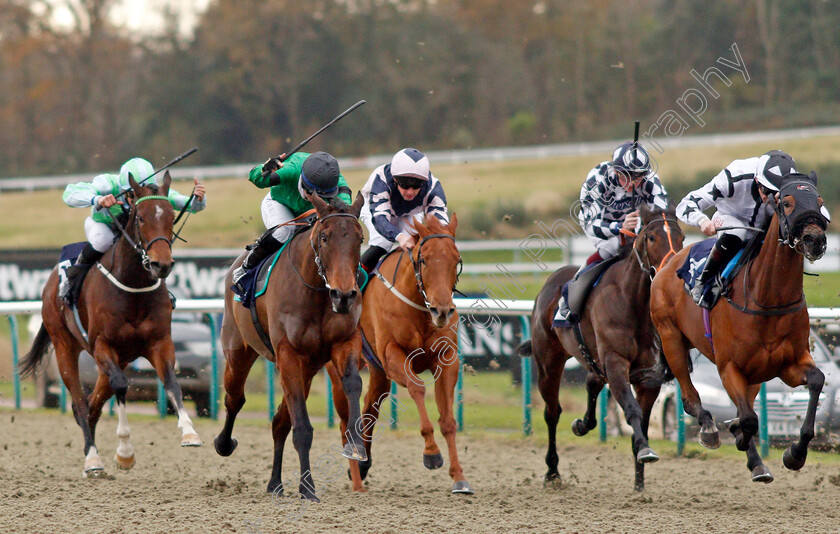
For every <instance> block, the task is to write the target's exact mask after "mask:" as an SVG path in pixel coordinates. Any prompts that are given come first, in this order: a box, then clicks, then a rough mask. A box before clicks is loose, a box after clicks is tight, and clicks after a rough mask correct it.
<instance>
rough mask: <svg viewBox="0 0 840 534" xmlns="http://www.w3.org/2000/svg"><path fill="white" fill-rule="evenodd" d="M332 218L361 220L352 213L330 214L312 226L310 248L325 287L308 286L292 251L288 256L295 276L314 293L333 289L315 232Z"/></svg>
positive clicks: (320, 218)
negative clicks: (320, 225) (293, 259)
mask: <svg viewBox="0 0 840 534" xmlns="http://www.w3.org/2000/svg"><path fill="white" fill-rule="evenodd" d="M304 215H305V214H304ZM332 217H351V218H353V219H355V220H356V222H357V223H358V220H359V219H358V217H356V216H355V215H353V214H352V213H330V214H328V215H325V216H323V217H319V218H318V219H317V220H316V221H315V224H313V225H312V231H311V232H310V233H309V246H310V247H312V252H313V253H314V254H315V265H316V267H317V268H318V276H320V277H321V280H323V281H324V287H317V286H313V285H312V284H308V283H307V282H306V280H304V279H303V277H302V276H301V275H300V272H298V270H297V267H296V266H295V263H294V262H293V261H292V254H291V250H290V251H289V254H287V256H288V258H289V263H290V264H291V266H292V271H293V272H294V273H295V275H297V277H298V280H300V282H301V283H302V284H303V285H304V286H306V287H307V288H308V289H311V290H312V291H329V290H330V289H332V286H331V285H330V283H329V281H328V280H327V272H326V269H324V261H323V260H322V259H321V240H320V239H318V238H317V236H318V233H317V232H316V231H315V228H316V227H317V226H318V224H321V223H323V222H324V221H326V220H327V219H330V218H332ZM313 237H315V240H316V241H318V246H317V247H316V246H315V243H314V242H313Z"/></svg>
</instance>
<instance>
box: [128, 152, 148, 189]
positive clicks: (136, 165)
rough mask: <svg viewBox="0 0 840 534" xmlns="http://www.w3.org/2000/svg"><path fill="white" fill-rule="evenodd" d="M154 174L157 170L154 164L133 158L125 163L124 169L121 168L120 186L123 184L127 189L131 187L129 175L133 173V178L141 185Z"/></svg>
mask: <svg viewBox="0 0 840 534" xmlns="http://www.w3.org/2000/svg"><path fill="white" fill-rule="evenodd" d="M154 172H155V168H154V167H152V164H151V163H149V162H148V161H146V160H145V159H143V158H131V159H130V160H128V161H126V162H125V163H123V166H122V167H120V184H122V187H123V188H126V189H127V188H130V187H131V186H130V185H128V173H131V176H133V177H134V180H135V181H137V183H138V184H139V183H140V182H142V181H143V180H145V179H146V178H148V177H149V176H151V175H152V174H154Z"/></svg>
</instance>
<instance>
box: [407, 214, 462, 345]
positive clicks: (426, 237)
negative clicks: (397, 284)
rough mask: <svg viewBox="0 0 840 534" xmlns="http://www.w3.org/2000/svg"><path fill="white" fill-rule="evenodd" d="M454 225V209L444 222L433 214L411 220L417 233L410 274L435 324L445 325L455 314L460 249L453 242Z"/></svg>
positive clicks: (455, 220) (455, 218) (460, 262)
mask: <svg viewBox="0 0 840 534" xmlns="http://www.w3.org/2000/svg"><path fill="white" fill-rule="evenodd" d="M457 227H458V217H457V216H456V215H455V214H454V213H453V214H452V217H451V219H450V220H449V224H448V225H446V224H443V222H441V220H440V219H438V218H437V217H435V216H431V217H427V218H426V219H425V220H424V221H423V223H419V222H418V223H415V224H414V228H415V229H416V230H417V237H418V240H417V244H416V245H415V246H414V249H413V250H412V251H411V260H412V262H413V264H414V276H415V278H416V279H417V287H418V288H419V289H420V293H421V294H422V295H423V299H424V300H425V302H426V307H427V308H428V309H429V313H431V314H432V322H434V324H435V326H437V327H438V328H442V327H444V326H446V323H448V322H449V319H450V318H451V317H452V315H454V314H455V302H454V301H453V300H452V291H453V290H454V289H455V284H456V283H457V282H458V275H460V269H461V266H462V265H463V263H462V261H461V253H460V252H458V247H457V246H456V245H455V229H456V228H457Z"/></svg>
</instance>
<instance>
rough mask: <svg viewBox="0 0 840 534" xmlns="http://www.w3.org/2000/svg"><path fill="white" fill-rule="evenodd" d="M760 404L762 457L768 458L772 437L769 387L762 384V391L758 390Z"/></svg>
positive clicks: (759, 435)
mask: <svg viewBox="0 0 840 534" xmlns="http://www.w3.org/2000/svg"><path fill="white" fill-rule="evenodd" d="M758 404H759V408H760V413H759V414H758V418H759V419H758V439H759V440H761V457H762V458H767V455H768V454H770V437H769V436H768V435H767V387H766V384H764V383H762V384H761V389H760V390H758Z"/></svg>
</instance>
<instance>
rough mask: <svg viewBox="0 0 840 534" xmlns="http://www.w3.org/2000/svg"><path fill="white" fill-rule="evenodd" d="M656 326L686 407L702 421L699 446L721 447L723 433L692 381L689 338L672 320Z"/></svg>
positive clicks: (686, 410) (698, 420) (708, 447)
mask: <svg viewBox="0 0 840 534" xmlns="http://www.w3.org/2000/svg"><path fill="white" fill-rule="evenodd" d="M655 323H657V322H655ZM656 328H657V329H658V331H659V337H660V339H661V340H662V351H663V352H664V354H665V358H666V359H667V361H668V366H669V367H670V368H671V372H673V373H674V377H675V378H676V379H677V382H679V384H680V391H681V393H682V401H683V409H684V410H685V412H686V413H687V414H689V415H691V416H694V417H695V418H696V419H697V422H698V423H699V424H700V435H699V440H700V445H702V446H704V447H706V448H707V449H717V448H718V447H720V433H719V432H718V429H717V425H716V424H715V418H714V417H713V416H712V414H711V413H710V412H709V411H708V410H706V409H705V408H703V404H702V403H701V401H700V394H699V393H697V389H695V387H694V384H693V383H692V382H691V374H690V373H689V370H688V362H689V354H688V349H689V347H688V346H687V342H688V341H687V340H686V339H685V336H683V334H682V332H681V331H680V330H679V328H677V326H676V325H674V324H673V322H672V321H671V320H670V319H669V320H668V321H667V322H666V323H664V324H662V323H657V324H656Z"/></svg>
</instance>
